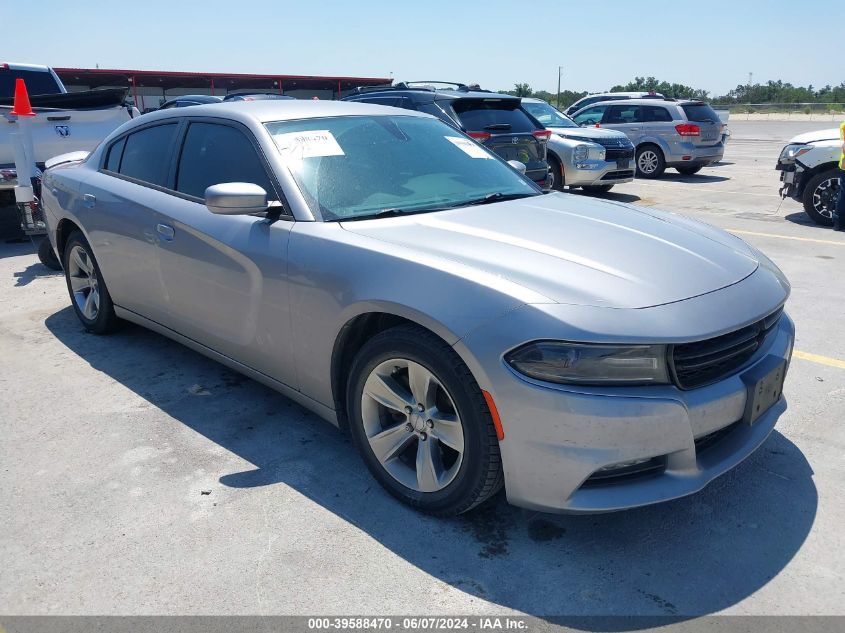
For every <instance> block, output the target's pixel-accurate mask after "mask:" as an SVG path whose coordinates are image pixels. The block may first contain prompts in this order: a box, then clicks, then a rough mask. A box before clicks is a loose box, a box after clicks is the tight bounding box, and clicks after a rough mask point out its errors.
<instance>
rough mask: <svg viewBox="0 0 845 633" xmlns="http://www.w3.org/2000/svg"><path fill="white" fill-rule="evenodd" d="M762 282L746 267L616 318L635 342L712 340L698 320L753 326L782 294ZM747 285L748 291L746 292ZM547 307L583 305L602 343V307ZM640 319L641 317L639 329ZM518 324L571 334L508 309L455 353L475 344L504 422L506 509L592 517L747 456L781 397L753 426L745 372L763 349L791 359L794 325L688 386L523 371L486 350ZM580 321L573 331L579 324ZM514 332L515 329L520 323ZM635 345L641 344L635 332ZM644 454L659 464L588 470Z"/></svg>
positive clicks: (655, 496)
mask: <svg viewBox="0 0 845 633" xmlns="http://www.w3.org/2000/svg"><path fill="white" fill-rule="evenodd" d="M755 278H756V280H755ZM762 278H763V276H760V275H758V274H755V275H752V276H751V278H749V279H748V280H746V281H745V282H741V283H738V284H735V286H733V287H731V288H728V289H726V290H723V291H720V293H721V294H722V299H723V301H713V300H712V298H707V297H703V298H695V299H690V300H687V301H684V302H679V303H677V304H673V305H667V306H663V307H658V308H653V309H646V310H631V311H630V312H632V313H635V312H639V313H646V312H649V314H641V315H639V316H636V315H632V317H631V319H630V320H629V319H625V318H624V317H622V318H623V320H624V321H627V323H628V326H629V327H630V328H631V329H632V330H635V329H641V330H642V333H643V334H642V338H645V337H646V336H647V337H649V338H653V340H659V339H658V336H659V335H657V333H658V332H660V331H663V332H666V336H671V337H675V336H676V335H680V332H682V331H688V332H694V333H695V334H691V335H689V336H690V337H691V339H690V340H698V339H699V338H709V337H710V336H712V334H715V333H718V332H715V331H714V332H712V333H711V332H706V330H705V328H708V327H711V326H715V327H718V328H730V329H734V328H733V327H732V326H730V321H728V319H730V320H734V319H737V318H740V319H741V323H745V322H753V321H754V320H755V319H758V318H761V317H762V316H763V315H765V314H768V313H769V312H770V311H771V309H772V306H774V305H777V304H778V303H779V302H780V301H783V300H784V299H785V295H784V293H783V291H781V290H778V289H777V288H776V287H775V286H774V285H770V287H769V288H768V289H767V288H765V287H764V286H763V285H761V284H760V280H761V279H762ZM766 283H767V284H768V282H766ZM751 290H755V291H757V295H756V296H754V297H753V298H752V299H748V297H749V295H748V292H749V291H751ZM742 297H746V299H745V304H744V305H741V306H740V309H739V310H734V311H726V310H725V309H724V306H725V305H737V304H735V303H734V302H735V301H739V300H742ZM685 303H688V305H687V306H684V305H683V304H685ZM764 306H765V307H764ZM547 310H550V311H553V312H554V313H555V314H559V315H561V316H566V317H567V318H568V317H570V316H572V315H576V316H577V314H578V313H579V312H581V313H583V314H584V320H583V322H584V326H585V328H586V327H593V324H594V323H595V324H596V325H595V329H594V333H593V335H589V334H588V333H587V334H585V335H584V337H583V338H584V340H597V341H600V340H609V339H608V335H606V334H605V335H601V333H600V332H599V330H600V329H602V328H604V325H603V324H601V323H599V322H598V321H599V320H600V319H601V314H600V312H599V311H600V310H605V312H611V311H609V310H606V309H601V308H599V309H597V310H582V309H580V308H570V307H564V306H560V307H553V308H548V309H547ZM652 310H654V311H655V312H651V311H652ZM530 311H532V312H533V310H530ZM726 312H731V315H730V316H729V317H726V318H725V322H723V323H719V319H720V313H721V314H725V313H726ZM591 317H593V318H591ZM611 317H612V318H613V320H614V321H616V319H619V318H620V317H619V316H616V317H613V315H611V316H609V317H608V319H610V318H611ZM637 319H642V321H641V323H642V327H640V325H639V324H638V323H636V320H637ZM570 322H571V319H570ZM616 322H617V323H618V322H619V321H616ZM734 323H737V322H736V321H734ZM521 324H525V325H526V327H527V328H530V329H529V331H532V332H534V331H537V333H538V336H537V339H539V340H542V339H558V340H577V339H575V338H574V337H567V336H566V335H565V333H561V334H556V333H555V332H554V326H551V327H546V326H543V325H541V326H540V327H537V328H535V326H534V325H533V323H529V322H528V321H527V320H524V319H522V318H521V317H520V316H519V315H516V317H515V318H505V319H502V320H501V323H497V324H491V326H490V327H485V328H483V330H479V331H476V332H474V333H472V334H470V335H469V336H468V337H466V338H465V339H464V340H463V341H460V342H459V343H458V344H457V345H456V349H457V350H458V351H459V353H461V355H462V356H464V357H465V355H464V353H465V352H468V353H471V352H469V350H470V349H473V348H475V349H476V350H477V351H479V352H480V356H481V358H480V360H481V362H480V363H475V362H474V361H475V360H476V359H472V360H470V361H469V364H470V365H471V370H472V371H473V373H474V374H475V375H477V376H479V384H481V386H482V388H483V389H486V390H488V391H489V392H490V393H491V395H492V397H493V400H494V402H495V403H496V407H497V409H498V412H499V416H500V418H501V420H502V425H503V428H504V434H505V437H504V439H503V440H502V441H501V442H500V444H499V446H500V450H501V454H502V463H503V467H504V472H505V489H506V493H507V497H508V501H509V502H510V503H512V504H514V505H518V506H522V507H526V508H531V509H535V510H541V511H545V512H561V513H595V512H609V511H615V510H623V509H627V508H633V507H638V506H643V505H648V504H653V503H658V502H662V501H667V500H670V499H676V498H678V497H682V496H685V495H689V494H692V493H695V492H697V491H699V490H701V489H702V488H703V487H704V486H706V485H707V484H708V483H709V482H710V481H712V480H713V479H715V478H717V477H719V476H720V475H722V474H724V473H726V472H727V471H729V470H731V469H732V468H734V467H735V466H736V465H737V464H739V463H740V462H741V461H742V460H744V459H745V458H746V457H748V456H749V455H750V454H751V453H752V452H754V451H755V450H756V449H757V448H758V447H759V446H760V444H762V443H763V441H764V440H765V439H766V438H767V437H768V435H769V434H770V433H771V431H772V429H773V428H774V426H775V423H776V421H777V419H778V418H779V417H780V415H781V414H782V413H783V412H784V411H785V410H786V401H785V400H784V399H783V398H782V397H781V398H780V399H779V400H778V401H777V402H776V403H775V404H774V405H773V406H772V407H771V408H769V409H768V411H766V412H765V413H764V414H762V415H761V416H760V417H759V418H758V419H757V420H756V421H755V422H754V423H753V424H748V423H746V422H743V421H742V420H743V415H744V412H745V407H746V401H747V400H748V387H747V385H746V384H745V383H744V382H743V380H742V375H743V374H744V373H746V372H749V371H751V370H753V369H754V368H756V367H757V366H758V365H759V364H760V363H763V362H767V363H768V362H771V361H772V358H769V357H774V358H775V359H787V360H789V359H790V358H791V354H792V345H793V341H794V332H795V330H794V325H793V323H792V321H791V319H790V318H789V316H788V315H786V314H784V315H783V316H782V317H781V319H780V321H779V323H778V325H777V326H776V329H775V330H774V331H773V332H772V334H771V336H770V337H769V338H767V342H766V343H765V345H764V347H763V348H761V349H760V350H759V351H758V353H757V354H756V355H755V357H754V358H753V359H752V361H751V362H750V363H749V364H748V365H747V366H745V367H743V368H742V370H741V371H738V372H737V373H735V374H733V375H730V376H728V377H726V378H724V379H722V380H720V381H719V382H717V383H714V384H711V385H707V386H704V387H700V388H696V389H690V390H686V391H685V390H681V389H679V388H677V387H675V386H674V385H655V386H648V387H587V386H583V387H576V386H571V385H570V386H567V385H551V384H548V383H540V382H537V381H532V380H530V379H527V378H524V377H522V376H520V375H518V374H517V373H516V372H515V371H513V370H512V369H511V368H510V367H508V366H507V365H506V363H505V362H504V360H503V358H502V353H503V352H502V351H499V353H498V354H496V355H495V356H494V352H493V351H492V350H490V351H489V352H488V351H487V350H488V348H489V347H490V346H491V345H492V344H495V340H496V339H498V340H500V341H501V340H507V341H508V343H510V342H511V341H514V340H516V339H517V338H518V336H519V335H517V334H514V335H513V336H511V337H510V338H509V334H510V332H511V331H513V330H514V329H515V327H518V326H519V325H521ZM578 327H579V328H581V324H580V323H579V324H578ZM617 327H618V326H617ZM649 329H651V331H648V330H649ZM522 331H523V335H522V336H523V337H524V331H525V330H522ZM588 336H589V338H587V337H588ZM617 340H618V339H617ZM632 342H644V341H642V340H641V338H640V337H639V336H638V337H637V338H636V340H633V341H632ZM499 349H500V350H501V348H499ZM646 460H649V461H652V462H653V463H655V464H657V465H658V468H657V469H656V470H651V471H650V472H648V473H645V474H643V473H635V474H633V475H631V476H627V474H624V473H623V474H621V475H619V476H615V477H608V478H606V479H604V480H599V479H598V478H597V477H598V476H601V475H603V474H604V473H606V472H607V471H604V472H602V469H606V468H611V467H614V468H615V467H619V466H620V465H622V464H626V463H630V462H645V461H646Z"/></svg>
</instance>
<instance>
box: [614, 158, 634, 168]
mask: <svg viewBox="0 0 845 633" xmlns="http://www.w3.org/2000/svg"><path fill="white" fill-rule="evenodd" d="M630 166H631V161H630V160H629V159H627V158H620V159H618V160H617V161H616V169H628V168H630Z"/></svg>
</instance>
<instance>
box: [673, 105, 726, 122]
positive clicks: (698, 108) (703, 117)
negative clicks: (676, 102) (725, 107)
mask: <svg viewBox="0 0 845 633" xmlns="http://www.w3.org/2000/svg"><path fill="white" fill-rule="evenodd" d="M681 108H682V109H683V111H684V114H686V115H687V119H689V120H690V121H694V122H695V123H719V122H720V120H719V115H718V114H716V111H715V110H714V109H713V108H711V107H710V106H709V105H708V104H706V103H685V104H682V105H681Z"/></svg>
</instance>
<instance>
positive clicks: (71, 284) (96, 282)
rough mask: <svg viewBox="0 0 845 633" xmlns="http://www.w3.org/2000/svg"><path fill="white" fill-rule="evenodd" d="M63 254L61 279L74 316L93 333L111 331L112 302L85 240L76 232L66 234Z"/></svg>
mask: <svg viewBox="0 0 845 633" xmlns="http://www.w3.org/2000/svg"><path fill="white" fill-rule="evenodd" d="M63 255H64V262H63V263H64V269H65V282H66V283H67V290H68V293H69V294H70V302H71V305H72V306H73V310H74V312H76V316H77V318H78V319H79V321H80V322H81V323H82V325H83V326H84V327H85V329H86V330H88V331H89V332H93V333H94V334H109V333H111V332H113V331H114V330H115V329H117V327H118V325H119V324H120V320H119V319H118V318H117V315H115V313H114V304H113V303H112V300H111V295H110V294H109V290H108V288H106V282H105V281H104V280H103V274H102V273H101V272H100V266H99V264H97V260H96V259H95V258H94V253H93V252H92V251H91V246H90V245H89V244H88V240H86V239H85V236H84V235H83V234H82V233H81V232H80V231H74V232H73V233H71V234H70V236H69V237H68V240H67V243H66V244H65V248H64V253H63Z"/></svg>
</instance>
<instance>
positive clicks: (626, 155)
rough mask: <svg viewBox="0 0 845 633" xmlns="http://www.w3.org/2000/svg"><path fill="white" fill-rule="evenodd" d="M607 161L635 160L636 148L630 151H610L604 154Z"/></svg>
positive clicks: (629, 149)
mask: <svg viewBox="0 0 845 633" xmlns="http://www.w3.org/2000/svg"><path fill="white" fill-rule="evenodd" d="M604 156H605V160H606V161H608V162H613V161H615V160H622V159H628V160H632V159H633V158H634V148H633V147H631V148H628V149H608V150H605V152H604Z"/></svg>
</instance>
